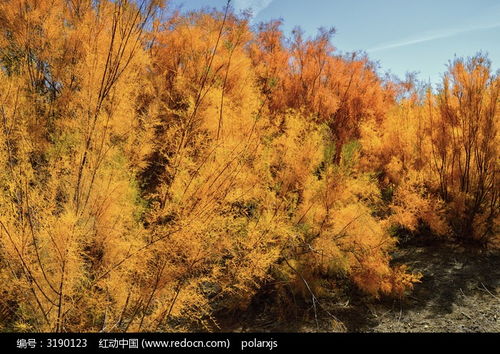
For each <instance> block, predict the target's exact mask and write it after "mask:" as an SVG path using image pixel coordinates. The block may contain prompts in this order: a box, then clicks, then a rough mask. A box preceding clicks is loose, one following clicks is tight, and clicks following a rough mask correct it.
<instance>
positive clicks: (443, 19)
mask: <svg viewBox="0 0 500 354" xmlns="http://www.w3.org/2000/svg"><path fill="white" fill-rule="evenodd" d="M225 3H226V0H173V4H174V6H179V5H181V6H182V9H184V10H189V9H198V8H201V7H207V6H208V7H217V8H219V9H222V8H223V6H224V4H225ZM233 6H234V7H235V8H236V9H237V11H238V10H241V9H246V8H252V9H253V13H254V18H253V22H254V23H258V22H261V21H268V20H270V19H276V18H282V19H283V20H284V29H285V31H291V29H292V28H293V27H295V26H297V25H299V26H300V27H302V29H304V30H305V32H306V34H308V35H314V34H315V33H316V31H317V29H318V28H319V27H321V26H323V27H335V28H336V30H337V33H336V35H335V36H334V38H333V45H334V46H335V47H336V48H337V49H338V50H339V51H342V52H348V51H353V50H365V51H367V52H368V55H369V57H370V58H371V59H372V60H375V61H378V62H379V63H380V66H381V71H382V72H385V71H390V72H392V73H393V74H396V75H398V76H400V77H403V76H404V74H405V72H407V71H418V72H419V78H420V80H424V81H426V82H427V81H429V80H430V81H431V82H432V83H436V82H438V81H439V78H440V75H441V73H443V72H444V71H446V64H447V63H448V61H449V60H450V59H453V58H454V56H455V55H456V56H472V55H474V54H475V53H476V52H478V51H483V52H487V53H488V55H489V58H490V59H491V60H492V62H493V68H494V69H495V70H496V69H497V68H499V67H500V0H474V1H472V0H415V1H410V0H233Z"/></svg>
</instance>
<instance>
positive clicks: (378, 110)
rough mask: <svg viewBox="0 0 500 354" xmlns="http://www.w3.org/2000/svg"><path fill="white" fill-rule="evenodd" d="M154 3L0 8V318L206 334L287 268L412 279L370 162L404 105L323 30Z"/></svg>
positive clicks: (288, 272) (298, 283) (72, 327)
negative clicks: (396, 107)
mask: <svg viewBox="0 0 500 354" xmlns="http://www.w3.org/2000/svg"><path fill="white" fill-rule="evenodd" d="M161 7H162V4H161V3H160V2H157V1H107V0H103V1H72V2H67V1H62V0H60V1H59V0H55V1H52V2H39V1H31V0H16V1H12V2H2V3H1V4H0V22H1V23H2V27H0V101H1V102H2V105H1V107H0V165H1V168H0V186H1V188H0V212H1V213H0V265H1V268H0V280H1V282H0V290H1V293H2V299H1V300H0V316H1V318H0V323H1V325H2V329H5V330H15V331H39V330H42V331H58V332H65V331H174V330H175V331H181V330H192V329H193V328H195V329H200V328H204V329H213V328H216V327H217V326H218V318H217V315H218V314H220V313H227V312H228V311H234V310H239V309H245V308H246V307H247V306H248V304H249V303H250V302H251V300H252V298H253V296H254V295H255V294H256V293H257V292H258V291H259V290H260V289H261V287H262V286H263V284H266V283H270V282H271V281H275V280H277V279H278V278H279V279H280V280H282V281H283V282H284V283H286V284H288V285H290V286H291V287H292V288H294V291H296V292H297V293H298V292H300V291H302V293H303V295H304V296H305V297H311V296H313V297H314V298H316V296H320V295H321V294H322V292H325V291H327V290H328V289H327V288H325V285H324V284H323V285H321V284H320V285H318V286H316V285H315V284H319V283H320V281H318V280H319V279H322V278H328V277H330V278H333V277H335V276H336V275H340V276H341V277H343V281H350V282H352V283H353V284H355V285H356V286H357V287H358V288H359V289H360V290H361V291H364V292H365V293H368V294H370V295H372V296H375V297H379V296H381V295H384V294H388V295H397V296H400V295H403V294H404V293H405V292H406V291H407V290H409V289H411V287H412V285H413V284H414V283H415V282H417V281H418V275H414V274H412V273H411V271H410V270H408V269H406V268H405V267H399V268H393V267H392V266H391V265H390V252H391V251H392V250H393V249H394V247H395V239H394V237H392V236H391V235H390V234H389V232H388V225H389V221H388V220H386V219H385V216H384V215H381V213H379V212H378V209H380V208H381V205H382V204H383V200H382V199H381V194H380V191H379V186H378V180H377V176H376V175H375V174H374V173H372V171H368V170H364V169H362V168H361V167H360V166H361V165H362V161H363V159H362V157H363V149H364V148H366V146H367V145H366V144H365V141H364V140H363V139H365V138H366V136H363V135H362V131H361V128H362V127H366V126H367V124H371V123H370V122H375V123H373V126H374V128H373V129H372V130H373V131H376V128H375V126H376V125H377V124H383V123H381V122H382V121H383V119H382V118H383V116H384V115H385V113H386V111H387V110H388V106H389V105H390V104H392V103H393V100H392V96H391V92H390V90H389V89H387V87H384V86H383V85H382V81H381V80H380V79H379V78H378V76H377V75H376V72H375V69H374V67H373V65H372V64H371V63H370V62H369V61H368V60H367V58H366V57H360V56H357V55H354V56H351V57H347V56H336V55H335V54H334V48H333V47H332V45H331V44H330V37H331V35H332V34H333V32H332V31H324V30H322V31H320V32H319V34H318V36H317V37H316V38H313V39H304V38H302V34H301V32H300V31H296V32H295V33H294V34H293V35H292V38H291V39H289V40H286V39H285V38H284V35H283V33H282V32H281V30H280V29H279V23H277V22H272V23H270V24H267V25H262V26H261V29H260V30H257V31H252V30H251V28H250V26H249V22H248V20H249V19H248V18H246V17H244V16H236V15H235V14H234V13H232V12H231V11H230V9H229V8H226V9H225V11H224V12H218V11H211V12H208V11H201V12H193V13H189V14H184V15H179V14H170V13H169V12H168V11H167V10H163V11H165V12H164V14H168V15H169V16H166V17H167V18H165V19H164V20H163V21H160V19H159V17H156V15H155V13H156V12H157V11H161ZM284 63H285V64H287V65H282V64H284ZM376 134H380V133H379V132H378V131H377V132H376ZM382 145H383V144H382ZM375 152H376V151H375ZM390 154H392V152H391V151H385V152H380V155H381V156H385V157H387V155H390ZM393 158H394V161H396V162H395V164H397V158H398V157H397V156H395V155H394V156H393V157H391V159H393ZM488 161H489V160H488ZM399 184H400V185H403V184H402V180H401V181H399ZM408 186H409V187H408V188H407V189H408V190H410V189H411V188H413V187H410V186H413V184H412V183H410V182H409V183H408ZM415 188H416V187H415ZM403 190H404V189H403V188H401V189H399V190H398V191H397V192H396V197H395V198H394V209H397V207H398V206H401V208H404V209H406V208H407V205H409V204H412V203H414V199H412V198H413V197H414V195H413V194H411V195H405V194H404V193H401V191H403ZM412 193H413V192H412ZM415 193H420V192H417V190H415ZM424 196H425V195H424ZM421 203H422V205H427V206H428V209H425V208H419V212H420V213H421V215H420V216H419V217H423V218H426V217H427V216H428V215H431V214H432V207H433V205H431V204H432V203H427V204H425V203H426V202H421ZM396 214H398V213H396ZM439 222H440V219H436V224H438V223H439ZM408 224H410V222H408ZM329 284H330V285H327V286H333V285H332V284H333V283H329Z"/></svg>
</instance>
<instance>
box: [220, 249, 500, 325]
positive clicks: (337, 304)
mask: <svg viewBox="0 0 500 354" xmlns="http://www.w3.org/2000/svg"><path fill="white" fill-rule="evenodd" d="M393 259H394V263H395V264H398V263H399V264H401V263H403V264H407V265H408V266H409V267H410V268H411V269H412V270H413V271H416V272H420V273H422V274H423V277H422V279H421V283H419V284H417V285H416V286H415V288H414V290H413V291H412V293H411V294H409V295H408V296H407V297H406V298H405V299H403V300H399V299H397V300H394V299H381V300H375V299H370V298H367V297H365V296H363V295H361V294H360V293H359V292H357V291H356V290H355V289H351V290H348V291H344V292H343V294H341V295H339V294H338V293H337V294H335V296H332V297H330V298H328V297H327V298H322V299H321V300H320V301H321V304H316V316H315V315H314V311H313V307H312V305H311V304H304V305H303V306H302V308H301V309H298V311H297V312H298V313H301V315H300V316H296V317H295V318H294V319H287V320H277V316H276V314H273V313H271V312H269V311H267V308H268V306H266V301H265V300H264V301H263V300H259V301H258V302H257V303H256V304H254V305H253V306H252V309H251V311H249V312H247V313H246V314H244V315H243V316H241V317H240V320H239V321H238V323H232V324H231V325H229V326H227V327H226V328H222V330H230V331H237V332H240V331H241V332H331V331H338V330H341V329H340V328H339V327H338V326H337V325H332V323H335V321H333V320H332V318H333V316H335V317H336V318H337V319H338V320H339V321H340V322H342V324H343V326H344V328H343V331H348V332H498V333H500V253H499V252H486V251H480V250H473V251H471V250H469V249H467V250H466V249H465V248H463V247H460V246H456V245H447V244H438V245H436V244H434V245H405V246H404V248H402V249H401V250H399V251H397V252H396V253H395V254H394V255H393ZM269 307H271V305H269Z"/></svg>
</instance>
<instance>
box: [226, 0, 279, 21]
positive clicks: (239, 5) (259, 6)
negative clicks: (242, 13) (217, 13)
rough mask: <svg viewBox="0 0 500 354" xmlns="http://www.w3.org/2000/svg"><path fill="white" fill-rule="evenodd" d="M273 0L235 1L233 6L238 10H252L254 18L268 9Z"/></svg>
mask: <svg viewBox="0 0 500 354" xmlns="http://www.w3.org/2000/svg"><path fill="white" fill-rule="evenodd" d="M272 2H273V0H235V1H234V2H233V6H234V8H235V9H236V10H247V9H252V13H253V16H254V17H257V15H258V14H259V13H260V12H261V11H262V10H264V9H265V8H267V7H268V6H269V5H270V4H271V3H272Z"/></svg>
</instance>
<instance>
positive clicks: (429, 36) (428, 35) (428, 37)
mask: <svg viewBox="0 0 500 354" xmlns="http://www.w3.org/2000/svg"><path fill="white" fill-rule="evenodd" d="M498 27H500V22H497V23H492V24H486V25H474V26H469V27H466V28H463V27H462V28H450V29H442V30H438V31H427V32H425V33H423V34H421V35H420V36H417V37H408V38H405V39H402V40H400V41H396V42H389V43H384V44H381V45H379V46H376V47H374V48H370V49H368V50H367V52H371V53H373V52H378V51H381V50H386V49H393V48H400V47H406V46H409V45H413V44H417V43H423V42H429V41H434V40H436V39H443V38H450V37H454V36H457V35H459V34H464V33H469V32H476V31H484V30H488V29H493V28H498Z"/></svg>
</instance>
